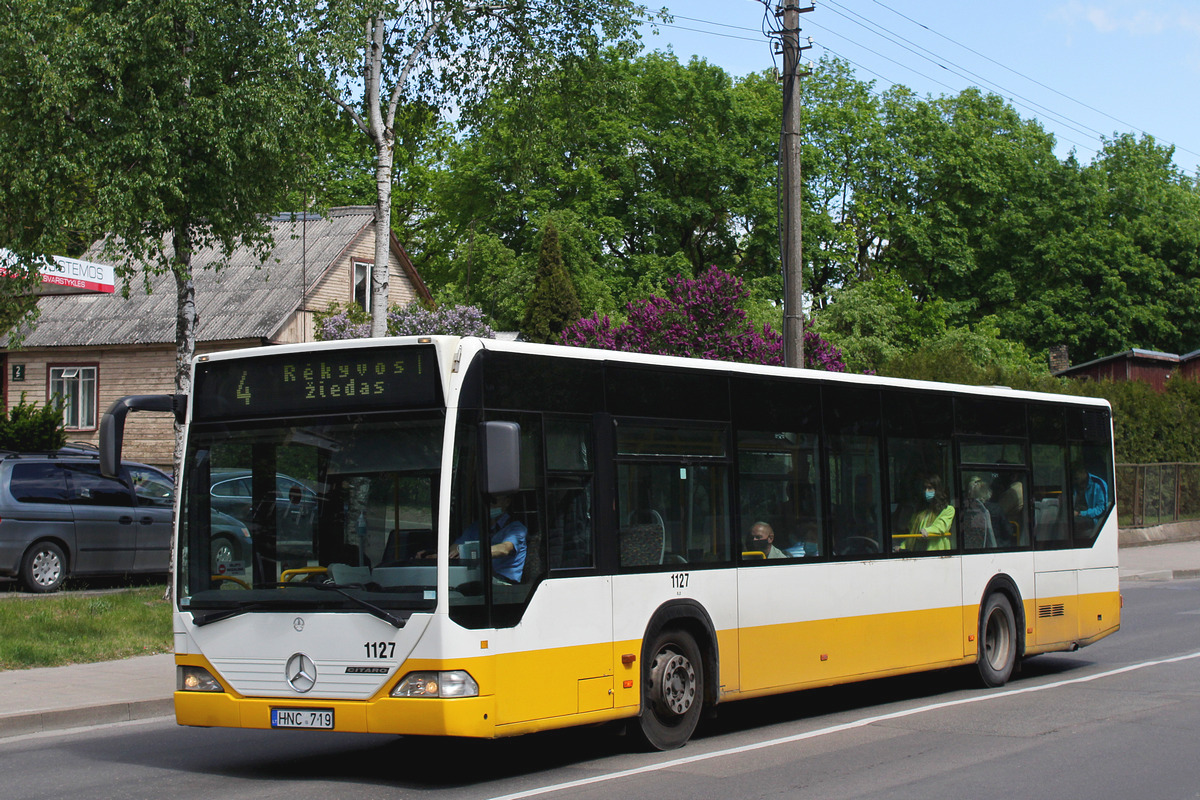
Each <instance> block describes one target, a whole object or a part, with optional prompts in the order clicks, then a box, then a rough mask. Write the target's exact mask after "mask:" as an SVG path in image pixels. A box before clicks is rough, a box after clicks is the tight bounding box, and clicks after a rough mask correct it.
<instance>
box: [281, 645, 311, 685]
mask: <svg viewBox="0 0 1200 800" xmlns="http://www.w3.org/2000/svg"><path fill="white" fill-rule="evenodd" d="M283 676H284V677H285V678H287V682H288V683H289V684H290V685H291V687H292V688H293V689H295V690H296V691H297V692H299V693H300V694H304V693H305V692H307V691H308V690H309V689H311V688H312V687H313V686H314V685H315V684H316V682H317V665H316V664H314V663H313V660H312V659H311V658H309V657H308V656H306V655H304V653H296V654H295V655H294V656H292V657H291V658H289V659H288V660H287V666H286V667H284V670H283Z"/></svg>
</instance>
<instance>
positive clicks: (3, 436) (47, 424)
mask: <svg viewBox="0 0 1200 800" xmlns="http://www.w3.org/2000/svg"><path fill="white" fill-rule="evenodd" d="M66 443H67V434H66V431H64V430H63V415H62V411H61V410H60V409H59V408H58V407H56V406H54V405H45V406H42V407H41V408H38V406H37V403H28V404H27V403H26V402H25V395H24V393H22V394H21V402H20V403H18V404H17V405H16V406H14V407H13V408H12V410H10V411H9V412H8V413H7V414H5V413H4V411H3V409H0V450H17V451H32V450H57V449H58V448H60V447H62V446H63V445H64V444H66Z"/></svg>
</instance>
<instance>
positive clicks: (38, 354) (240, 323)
mask: <svg viewBox="0 0 1200 800" xmlns="http://www.w3.org/2000/svg"><path fill="white" fill-rule="evenodd" d="M373 226H374V209H373V208H371V207H369V206H355V207H347V208H334V209H330V210H329V211H328V212H327V213H325V214H324V215H317V214H313V213H306V214H285V215H280V216H278V217H276V218H274V219H273V220H272V221H271V228H272V233H273V236H274V242H275V245H274V248H273V250H272V251H271V254H270V255H269V256H268V258H267V259H266V260H265V261H263V260H262V259H261V258H260V257H259V256H257V255H255V254H254V253H253V252H251V251H250V249H249V248H244V249H241V250H238V251H235V252H234V253H233V254H232V255H231V256H230V257H229V258H228V259H222V258H221V254H220V253H219V252H218V251H217V250H214V249H205V250H199V251H197V253H196V254H195V256H194V259H193V275H194V280H195V286H196V308H197V311H198V314H199V324H198V327H197V332H196V352H197V354H200V353H209V352H215V351H218V350H231V349H236V348H242V347H259V346H262V345H268V344H285V343H293V342H307V341H312V340H313V338H314V336H313V332H314V324H313V315H314V312H317V311H325V310H326V309H328V308H329V306H330V304H331V303H334V302H341V303H349V302H358V303H360V304H362V305H363V306H364V308H370V296H369V293H370V271H371V268H372V265H373V264H374V260H375V235H374V227H373ZM84 258H85V259H87V260H89V261H99V262H103V261H104V256H103V254H102V253H101V250H100V244H99V243H97V244H96V245H95V246H93V248H92V249H91V250H89V251H88V253H87V254H85V256H84ZM214 266H219V268H216V269H214V268H213V267H214ZM388 266H389V270H390V287H389V299H390V301H391V303H393V304H399V305H404V304H406V303H408V302H411V301H413V300H416V299H423V300H426V301H428V300H430V299H431V298H430V294H429V290H428V289H426V287H425V284H424V283H423V282H422V281H421V278H420V276H419V275H418V274H417V271H416V269H415V268H414V267H413V264H412V262H411V261H410V260H409V258H408V254H407V253H405V252H404V249H403V248H402V247H401V246H400V243H399V242H398V241H397V239H396V237H395V235H394V234H393V235H392V236H391V254H390V257H389V262H388ZM128 288H129V296H128V297H123V296H122V295H121V293H120V292H117V293H114V294H75V295H63V296H48V297H43V298H41V299H40V300H39V301H38V308H39V312H40V316H39V319H38V320H37V322H36V327H34V328H33V329H32V330H31V331H29V332H28V333H27V334H26V335H25V336H24V339H23V341H21V342H20V346H19V348H16V349H9V348H8V347H7V346H5V347H3V348H0V366H2V369H0V375H2V376H3V392H4V400H5V403H6V406H7V407H9V408H11V407H13V406H14V405H16V404H17V403H19V402H20V401H21V398H22V397H24V398H25V400H26V402H36V403H38V404H39V405H41V404H43V403H47V402H55V401H56V398H61V401H62V403H63V414H64V419H65V421H66V424H67V429H68V431H67V438H68V440H70V441H82V442H92V443H94V442H96V441H97V438H98V430H97V426H98V424H99V419H100V416H101V415H102V414H103V413H104V411H105V410H106V409H107V408H108V406H109V405H110V404H111V403H112V402H113V401H114V400H115V399H117V398H118V397H121V396H123V395H127V394H158V393H170V392H172V391H174V385H175V319H176V294H175V281H174V278H173V277H172V276H171V275H169V274H166V275H157V276H154V277H152V278H151V279H150V283H149V292H147V291H146V288H145V285H144V284H143V281H142V276H141V275H140V274H139V273H135V274H132V275H131V276H130V277H129V287H128ZM125 442H126V444H125V455H126V457H127V458H129V459H131V460H137V461H143V462H146V463H149V464H154V465H157V466H161V467H164V468H167V469H170V468H171V454H172V449H173V432H172V426H171V422H170V420H169V418H168V417H166V416H165V415H158V414H134V415H132V416H131V417H130V418H129V423H128V426H127V428H126V434H125Z"/></svg>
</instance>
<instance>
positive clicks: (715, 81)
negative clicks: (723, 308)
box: [414, 47, 780, 313]
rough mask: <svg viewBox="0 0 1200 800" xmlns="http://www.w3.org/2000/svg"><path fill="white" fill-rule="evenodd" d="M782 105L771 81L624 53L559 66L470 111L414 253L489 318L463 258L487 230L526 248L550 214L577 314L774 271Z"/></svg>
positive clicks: (482, 290)
mask: <svg viewBox="0 0 1200 800" xmlns="http://www.w3.org/2000/svg"><path fill="white" fill-rule="evenodd" d="M779 108H780V101H779V88H778V86H777V85H776V84H775V83H774V82H773V81H771V80H770V79H768V78H766V77H764V76H760V75H751V76H748V77H746V78H743V79H738V80H734V79H731V78H730V77H729V76H728V75H727V74H726V73H725V72H724V71H723V70H721V69H720V68H718V67H715V66H713V65H711V64H708V63H706V62H704V61H702V60H699V59H696V60H693V61H692V62H690V63H689V64H687V65H682V64H680V63H678V61H677V60H676V59H675V58H674V56H671V55H669V54H661V53H654V54H650V55H646V56H641V57H637V58H632V57H630V55H629V53H628V50H627V49H626V48H621V47H612V48H608V49H605V50H604V51H602V52H599V53H595V54H585V55H579V56H572V57H569V58H565V59H563V60H561V61H560V62H559V65H558V68H557V69H555V70H551V71H548V72H547V74H546V75H545V76H543V77H542V78H541V79H540V80H537V81H534V82H531V84H530V85H525V86H520V87H518V88H516V89H514V90H512V91H505V90H500V91H496V92H494V93H493V94H492V95H491V96H489V97H488V98H487V99H486V100H485V101H484V102H483V103H482V104H481V105H480V106H479V107H478V108H477V109H475V111H474V112H473V114H472V115H471V116H470V117H469V122H471V127H470V129H469V130H468V132H467V135H466V136H465V138H464V139H463V141H462V142H461V146H460V147H458V148H456V149H454V150H452V151H451V152H450V154H449V159H448V164H447V168H446V170H445V171H444V172H443V173H442V175H441V176H440V179H439V180H438V182H437V184H436V190H435V193H436V196H437V207H438V213H437V214H436V215H434V216H432V217H430V218H429V220H428V225H427V227H426V233H425V234H424V236H423V241H422V246H421V247H416V248H414V250H415V251H416V253H415V257H416V258H418V259H420V263H421V269H422V273H423V274H424V275H426V276H427V277H429V278H430V280H431V282H432V283H435V284H447V285H455V286H457V287H458V291H459V292H460V294H459V295H458V296H459V297H460V298H461V299H463V300H467V301H471V302H479V303H480V304H481V305H483V306H484V307H487V306H488V305H489V302H490V301H489V300H488V299H487V293H489V292H491V291H492V290H493V287H492V286H491V285H490V284H486V283H481V282H479V281H478V280H477V279H476V276H478V275H479V271H478V269H472V271H471V275H472V280H471V281H470V282H469V283H468V282H467V281H466V270H465V269H464V264H465V258H464V255H463V252H464V250H467V249H469V248H471V247H472V246H473V244H472V243H473V242H474V241H475V240H477V238H478V237H480V236H482V235H492V236H495V237H497V239H498V240H499V241H500V242H501V243H502V244H503V245H504V246H505V247H506V248H507V249H508V250H509V251H511V252H512V253H513V254H516V255H517V256H518V257H524V256H525V255H526V254H533V253H536V252H537V244H538V241H539V238H540V229H541V225H542V224H543V223H542V221H543V220H544V219H545V218H546V217H552V218H553V219H554V220H555V224H556V225H557V226H558V228H559V232H560V234H561V235H562V240H563V247H564V253H563V260H564V263H565V265H566V267H567V269H568V271H569V272H570V273H571V277H572V279H573V280H574V282H575V284H576V286H577V288H578V291H579V295H580V300H581V303H582V304H583V307H584V310H585V311H586V312H588V313H591V312H597V311H598V312H601V313H608V312H610V311H612V310H615V309H616V308H619V307H622V306H624V304H625V303H627V302H628V301H629V300H631V299H636V298H639V297H645V296H647V294H649V293H650V292H653V291H655V290H658V291H662V290H663V287H665V285H666V282H667V281H668V280H669V279H671V278H672V277H673V276H674V275H676V274H677V273H679V272H680V271H681V270H682V271H684V272H685V273H686V274H689V275H692V276H696V275H699V274H700V273H701V272H703V271H704V270H705V269H707V267H708V266H709V265H711V264H720V265H724V266H726V268H728V269H731V270H733V271H735V272H737V273H738V274H739V275H740V276H743V277H748V278H749V277H759V276H763V275H774V274H775V272H776V271H777V268H776V265H777V261H778V257H777V254H776V253H777V251H776V242H777V239H778V233H777V228H776V223H775V220H776V213H775V202H776V190H775V172H776V170H775V158H776V141H777V138H778V134H777V130H778V119H779ZM569 246H570V247H573V248H575V252H571V251H570V249H569ZM530 266H532V265H530ZM601 287H603V290H601Z"/></svg>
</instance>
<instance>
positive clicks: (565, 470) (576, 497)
mask: <svg viewBox="0 0 1200 800" xmlns="http://www.w3.org/2000/svg"><path fill="white" fill-rule="evenodd" d="M544 424H545V428H546V545H547V554H548V560H549V567H550V569H552V570H554V569H582V568H587V567H591V566H593V565H594V563H595V561H594V555H593V554H594V552H595V551H594V548H593V538H592V535H593V524H594V523H593V517H592V470H593V464H592V457H593V455H592V454H593V448H592V424H591V420H590V419H586V418H575V417H563V418H560V417H552V416H549V415H548V416H547V417H546V418H545V422H544Z"/></svg>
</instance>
